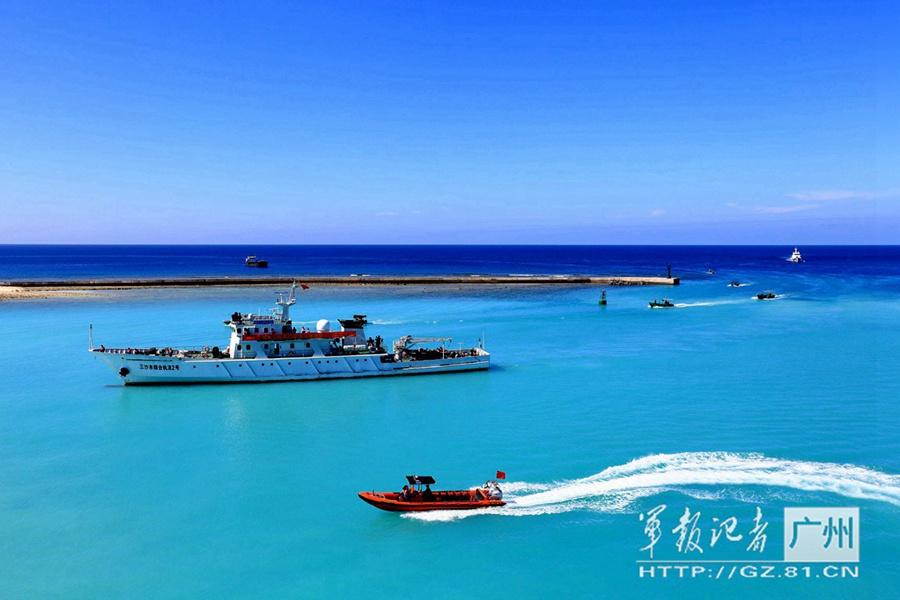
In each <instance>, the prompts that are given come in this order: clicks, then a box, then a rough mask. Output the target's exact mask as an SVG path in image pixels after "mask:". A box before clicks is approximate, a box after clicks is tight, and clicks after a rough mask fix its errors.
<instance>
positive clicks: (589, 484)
mask: <svg viewBox="0 0 900 600" xmlns="http://www.w3.org/2000/svg"><path fill="white" fill-rule="evenodd" d="M746 485H752V486H766V487H774V488H786V489H791V490H800V491H806V492H827V493H832V494H836V495H839V496H844V497H847V498H856V499H862V500H876V501H881V502H886V503H889V504H892V505H894V506H900V476H898V475H891V474H888V473H882V472H880V471H875V470H873V469H869V468H866V467H860V466H856V465H842V464H836V463H823V462H807V461H796V460H781V459H777V458H770V457H767V456H763V455H760V454H736V453H731V452H683V453H679V454H655V455H652V456H647V457H644V458H639V459H637V460H633V461H631V462H628V463H626V464H624V465H617V466H614V467H609V468H607V469H604V470H603V471H601V472H599V473H597V474H596V475H591V476H590V477H584V478H582V479H573V480H569V481H560V482H555V483H549V484H533V483H525V482H515V483H512V484H506V485H505V486H504V487H505V488H506V489H505V491H506V492H507V494H506V499H507V501H508V504H507V505H506V506H504V507H499V508H489V509H483V510H475V511H434V512H426V513H417V514H415V513H406V514H404V516H405V517H408V518H415V519H420V520H426V521H449V520H454V519H461V518H465V517H468V516H474V515H478V514H482V515H483V514H496V515H506V516H530V515H539V514H553V513H561V512H569V511H572V510H596V511H600V512H617V511H621V510H624V509H625V508H627V507H628V506H629V505H630V504H631V503H633V502H634V501H635V500H636V499H638V498H641V497H645V496H652V495H656V494H658V493H661V492H664V491H682V489H683V488H685V487H689V486H718V487H731V486H746ZM532 490H534V491H533V493H524V494H523V492H528V491H532ZM684 491H685V492H687V493H689V494H690V493H691V492H690V491H689V490H684Z"/></svg>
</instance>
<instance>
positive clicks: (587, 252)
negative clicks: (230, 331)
mask: <svg viewBox="0 0 900 600" xmlns="http://www.w3.org/2000/svg"><path fill="white" fill-rule="evenodd" d="M791 250H792V248H790V247H787V246H437V245H436V246H387V245H380V246H190V245H188V246H64V245H59V246H28V245H0V281H4V280H16V279H41V278H48V279H49V278H52V279H67V278H116V277H188V276H206V275H210V276H213V275H218V276H226V275H228V276H245V277H246V276H266V275H349V274H351V273H358V274H363V273H365V274H371V275H403V274H409V275H428V274H434V275H442V274H468V273H473V274H475V273H478V274H495V275H501V274H511V273H534V274H601V275H602V274H636V275H661V274H665V273H666V269H667V265H672V270H673V273H675V274H677V275H680V276H682V277H684V278H692V277H705V276H706V271H707V269H709V268H713V269H717V270H722V269H727V270H733V271H735V272H737V271H741V272H746V273H753V272H756V271H759V270H762V271H768V270H771V269H773V268H775V267H781V266H783V265H782V264H781V263H780V262H779V260H780V259H786V258H787V257H788V256H790V253H791ZM802 250H803V253H804V255H805V256H806V257H807V258H808V259H809V260H808V262H807V264H806V265H805V266H804V268H805V270H806V272H812V273H820V274H823V275H840V274H841V273H847V274H848V275H850V276H854V277H856V276H864V275H868V274H871V275H873V276H876V277H877V276H883V275H890V274H900V246H807V247H804V248H803V249H802ZM251 254H252V255H256V256H258V257H259V258H263V259H267V260H268V261H269V268H267V269H255V268H248V267H246V266H244V264H243V261H244V258H245V257H246V256H248V255H251Z"/></svg>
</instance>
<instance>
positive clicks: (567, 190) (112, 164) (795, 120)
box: [0, 2, 900, 244]
mask: <svg viewBox="0 0 900 600" xmlns="http://www.w3.org/2000/svg"><path fill="white" fill-rule="evenodd" d="M897 39H900V9H898V8H897V5H896V4H891V3H866V2H862V3H860V2H847V3H832V2H809V3H796V2H781V3H773V2H765V3H756V2H739V3H732V4H728V3H724V2H709V3H704V2H689V3H683V4H680V3H676V2H671V3H648V4H646V5H639V4H638V3H635V2H622V3H617V2H583V3H569V2H559V3H556V2H543V3H533V4H531V3H527V2H523V3H508V2H507V3H493V5H492V6H489V3H482V2H478V3H467V2H446V3H429V2H384V3H382V2H350V3H343V2H322V3H268V2H255V3H246V4H242V3H222V6H218V5H214V4H212V3H199V4H191V3H189V2H173V3H171V4H166V3H163V2H152V3H146V4H144V5H141V4H138V3H132V2H123V3H99V2H95V3H86V4H81V3H77V2H65V3H63V2H47V3H33V2H4V3H3V4H2V6H0V56H2V57H3V59H2V60H0V211H2V212H0V243H123V242H124V243H398V242H400V243H406V242H408V243H584V244H591V243H688V244H692V243H787V244H792V243H797V244H802V243H900V118H898V116H900V108H898V107H900V76H898V73H900V44H898V43H897Z"/></svg>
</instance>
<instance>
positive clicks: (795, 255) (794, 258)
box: [788, 248, 803, 263]
mask: <svg viewBox="0 0 900 600" xmlns="http://www.w3.org/2000/svg"><path fill="white" fill-rule="evenodd" d="M788 260H789V261H791V262H792V263H802V262H803V256H802V255H801V254H800V250H798V249H797V248H794V251H793V252H792V253H791V257H790V258H789V259H788Z"/></svg>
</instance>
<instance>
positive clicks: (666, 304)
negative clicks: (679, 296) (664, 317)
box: [650, 298, 675, 308]
mask: <svg viewBox="0 0 900 600" xmlns="http://www.w3.org/2000/svg"><path fill="white" fill-rule="evenodd" d="M650 308H675V304H674V303H673V302H672V301H671V300H669V299H668V298H663V299H662V300H651V301H650Z"/></svg>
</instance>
